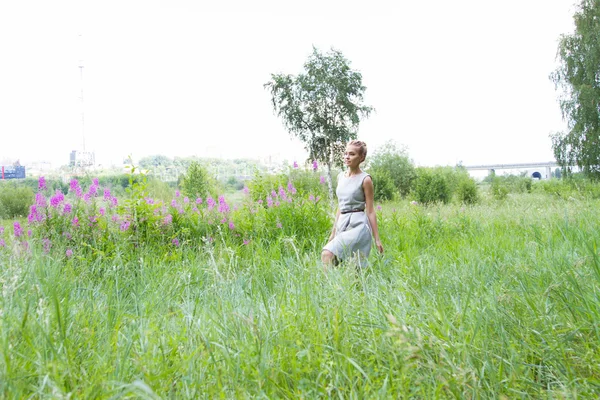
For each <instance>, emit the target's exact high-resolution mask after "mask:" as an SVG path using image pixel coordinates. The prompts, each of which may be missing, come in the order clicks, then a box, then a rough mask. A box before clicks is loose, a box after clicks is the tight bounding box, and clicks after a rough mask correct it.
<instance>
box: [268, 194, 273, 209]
mask: <svg viewBox="0 0 600 400" xmlns="http://www.w3.org/2000/svg"><path fill="white" fill-rule="evenodd" d="M267 207H269V208H271V207H273V199H272V198H271V196H267Z"/></svg>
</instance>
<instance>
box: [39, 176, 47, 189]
mask: <svg viewBox="0 0 600 400" xmlns="http://www.w3.org/2000/svg"><path fill="white" fill-rule="evenodd" d="M46 189H47V187H46V178H44V177H43V176H40V179H38V190H46Z"/></svg>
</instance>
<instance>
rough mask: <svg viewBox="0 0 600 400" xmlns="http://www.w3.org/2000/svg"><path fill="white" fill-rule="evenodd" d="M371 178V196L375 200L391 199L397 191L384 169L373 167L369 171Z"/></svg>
mask: <svg viewBox="0 0 600 400" xmlns="http://www.w3.org/2000/svg"><path fill="white" fill-rule="evenodd" d="M370 175H371V179H372V180H373V187H374V192H373V197H374V198H375V200H376V201H386V200H393V199H394V197H395V194H396V193H398V192H397V190H396V186H395V185H394V181H393V180H392V178H391V177H390V174H389V173H388V172H387V171H386V170H384V169H374V170H372V171H371V172H370Z"/></svg>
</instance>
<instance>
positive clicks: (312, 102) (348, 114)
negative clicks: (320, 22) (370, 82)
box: [265, 47, 373, 202]
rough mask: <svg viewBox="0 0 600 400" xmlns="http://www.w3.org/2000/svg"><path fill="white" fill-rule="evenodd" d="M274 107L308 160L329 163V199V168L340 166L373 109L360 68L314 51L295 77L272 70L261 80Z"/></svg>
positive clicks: (339, 56)
mask: <svg viewBox="0 0 600 400" xmlns="http://www.w3.org/2000/svg"><path fill="white" fill-rule="evenodd" d="M265 88H267V89H268V90H270V92H271V101H272V103H273V109H274V111H275V113H276V114H277V116H279V117H281V118H282V120H283V123H284V125H285V127H286V128H287V129H288V130H289V132H290V134H292V135H294V136H296V137H297V138H298V139H300V140H301V141H302V142H303V143H304V147H305V149H306V150H307V151H308V153H309V157H310V159H313V160H318V161H319V162H321V163H322V164H324V165H325V166H326V167H327V183H328V186H329V196H330V200H331V201H332V202H333V184H332V181H333V180H332V175H331V168H332V167H334V166H336V165H339V166H340V167H341V165H342V152H343V150H344V146H345V145H346V143H347V142H348V141H350V140H352V139H356V136H357V131H358V125H359V123H360V119H361V117H368V116H369V114H370V113H371V111H372V110H373V109H372V108H371V107H369V106H366V105H364V104H363V95H364V92H365V90H366V87H365V86H363V84H362V75H361V73H360V72H358V71H355V70H352V69H351V68H350V62H349V61H348V60H347V59H346V58H345V57H344V56H343V55H342V53H341V52H339V51H337V50H334V49H331V50H330V51H329V52H328V53H326V54H321V53H320V52H319V50H317V49H316V48H315V47H313V52H312V54H311V55H310V57H309V58H308V60H307V61H306V63H305V64H304V73H301V74H299V75H298V76H293V75H284V74H272V75H271V80H270V81H269V82H267V83H266V84H265Z"/></svg>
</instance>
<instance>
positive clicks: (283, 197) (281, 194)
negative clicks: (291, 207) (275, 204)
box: [279, 186, 287, 200]
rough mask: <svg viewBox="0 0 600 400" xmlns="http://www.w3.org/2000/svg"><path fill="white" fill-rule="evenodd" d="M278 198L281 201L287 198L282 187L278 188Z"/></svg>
mask: <svg viewBox="0 0 600 400" xmlns="http://www.w3.org/2000/svg"><path fill="white" fill-rule="evenodd" d="M279 197H281V198H282V199H283V200H285V198H286V197H287V196H286V193H285V189H284V188H283V186H279Z"/></svg>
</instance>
